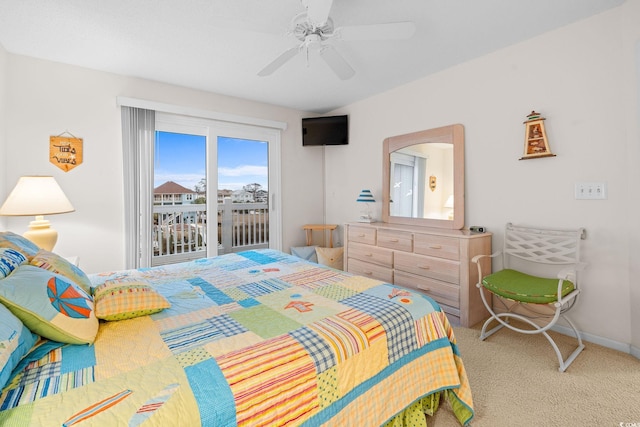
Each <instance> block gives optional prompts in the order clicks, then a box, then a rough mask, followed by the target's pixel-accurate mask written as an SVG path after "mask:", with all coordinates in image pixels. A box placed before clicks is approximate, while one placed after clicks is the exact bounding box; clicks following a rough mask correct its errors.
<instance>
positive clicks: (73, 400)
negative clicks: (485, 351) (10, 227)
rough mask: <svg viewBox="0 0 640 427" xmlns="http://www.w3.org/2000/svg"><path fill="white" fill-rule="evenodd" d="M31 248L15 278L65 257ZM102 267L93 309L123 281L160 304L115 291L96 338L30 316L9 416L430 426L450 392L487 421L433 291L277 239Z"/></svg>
mask: <svg viewBox="0 0 640 427" xmlns="http://www.w3.org/2000/svg"><path fill="white" fill-rule="evenodd" d="M26 258H27V262H26V264H29V263H30V264H31V265H30V266H24V265H20V266H19V267H18V268H16V271H14V272H12V273H10V275H7V277H6V278H5V279H2V280H0V289H2V288H5V287H9V285H6V286H5V285H4V284H3V282H6V281H10V280H11V279H12V276H13V275H15V274H16V273H17V272H19V271H18V270H21V269H22V270H24V269H26V270H33V269H34V268H40V269H42V267H45V268H46V267H50V266H51V265H52V264H53V263H52V262H49V263H48V264H47V263H44V265H39V266H37V267H33V264H34V262H33V260H34V259H37V257H34V256H33V255H32V256H27V257H26ZM29 259H31V261H29ZM75 270H77V269H74V271H72V273H75V274H80V273H79V272H78V271H75ZM51 271H53V270H51V269H49V273H50V274H53V273H51ZM55 272H56V273H55V275H56V278H58V279H60V277H62V278H64V277H66V278H67V280H66V281H67V282H71V280H69V278H70V277H72V276H70V275H66V276H65V275H63V274H60V273H62V272H61V270H60V268H58V269H57V270H55ZM58 276H60V277H58ZM87 278H88V281H89V283H90V284H89V285H88V286H89V287H90V290H89V292H90V293H94V295H93V297H91V298H84V299H85V300H87V307H89V309H90V310H91V313H88V314H87V313H85V315H86V316H87V318H90V317H92V316H94V315H96V316H98V315H97V314H95V313H94V312H96V313H97V312H98V309H99V308H100V310H102V311H101V313H103V312H105V310H104V309H103V305H104V304H105V303H103V300H102V297H101V296H100V295H106V294H105V293H104V292H103V293H102V294H101V293H100V292H102V291H101V290H104V289H107V290H109V289H111V290H113V289H114V286H120V287H122V286H124V285H126V286H129V287H131V289H133V287H135V286H138V287H141V286H142V287H144V289H146V291H145V292H146V294H145V297H149V296H152V297H153V298H155V300H154V301H155V302H154V303H150V304H149V305H148V306H147V307H144V306H135V307H128V308H126V309H125V310H124V311H123V310H122V307H119V308H118V303H115V305H114V306H113V307H111V309H112V313H116V314H115V315H113V316H112V317H109V316H108V315H105V314H101V315H100V316H98V317H100V318H102V319H103V320H99V321H98V320H97V319H96V320H95V322H97V323H98V327H97V330H96V332H95V338H94V339H93V341H92V342H88V343H85V344H82V343H61V342H58V341H55V340H51V339H43V338H42V337H41V336H40V334H39V333H36V332H34V329H37V327H38V326H39V324H38V325H34V324H33V323H32V322H33V319H29V318H25V321H24V323H25V328H26V329H29V330H30V332H31V336H32V337H33V339H34V342H33V344H32V345H30V346H28V347H30V348H29V349H28V351H27V352H26V354H25V355H24V356H21V357H20V358H19V360H18V361H16V366H15V367H14V368H13V369H12V370H11V372H10V374H9V375H8V376H7V378H6V385H5V386H4V388H3V390H2V394H1V395H0V425H7V426H50V425H51V426H71V425H76V424H77V425H80V426H116V425H117V426H120V425H124V426H126V425H128V426H138V425H141V426H168V425H181V426H183V425H184V426H200V425H202V426H236V425H238V426H273V425H302V426H318V425H328V426H331V425H333V426H346V425H352V426H380V425H385V424H387V425H393V426H401V425H409V424H411V425H420V424H422V425H426V424H425V417H424V415H423V414H424V413H427V414H432V413H433V412H434V411H435V410H436V409H437V408H438V405H440V406H444V408H443V409H442V410H450V411H453V412H454V413H455V416H456V417H457V419H458V420H459V422H460V424H461V425H466V424H468V423H469V422H470V421H471V419H472V418H473V415H474V412H473V402H472V396H471V390H470V388H469V384H468V380H467V376H466V372H465V369H464V364H463V361H462V359H461V357H460V355H459V353H458V349H457V346H456V341H455V337H454V334H453V330H452V328H451V325H450V324H449V322H448V320H447V317H446V316H445V315H444V313H443V312H442V311H441V310H440V308H439V307H438V305H437V303H435V302H434V301H433V300H431V299H430V298H429V297H427V296H424V295H422V294H418V293H415V292H412V291H409V290H407V289H403V288H400V287H396V286H393V285H390V284H386V283H383V282H380V281H376V280H372V279H369V278H365V277H360V276H355V275H352V274H349V273H346V272H343V271H339V270H334V269H331V268H327V267H324V266H320V265H318V264H315V263H311V262H307V261H304V260H302V259H300V258H297V257H294V256H291V255H288V254H285V253H282V252H279V251H275V250H269V249H266V250H254V251H246V252H240V253H235V254H226V255H221V256H218V257H214V258H206V259H201V260H196V261H191V262H185V263H180V264H174V265H168V266H161V267H153V268H146V269H138V270H126V271H117V272H106V273H102V274H94V275H89V276H87ZM60 281H61V282H62V281H64V280H62V279H60ZM54 282H56V283H57V281H54ZM48 283H49V285H48V286H49V288H51V286H52V285H51V283H52V281H51V280H49V282H48ZM80 288H83V287H81V286H77V287H76V288H74V289H76V291H77V290H78V289H80ZM48 292H50V293H51V292H52V291H51V290H50V289H49V290H48ZM61 292H62V291H61ZM64 292H65V293H68V292H70V290H69V289H67V290H65V291H64ZM78 292H79V293H80V294H81V295H82V292H80V291H78ZM119 292H120V293H119V294H118V295H119V297H120V298H122V297H123V292H121V291H119ZM110 295H112V296H113V295H114V292H111V294H110ZM49 297H50V298H49V299H50V300H53V297H51V295H49ZM74 297H75V298H76V300H77V299H78V297H77V295H74ZM126 297H127V294H126V292H124V298H126ZM7 298H8V297H7V296H6V293H5V294H0V301H2V302H3V303H5V304H4V305H5V306H7V308H9V309H10V310H11V311H12V312H15V311H16V310H14V309H15V303H13V302H9V303H7ZM120 302H122V299H120ZM158 302H159V305H158ZM163 302H165V305H162V304H163ZM94 303H95V305H94ZM154 304H155V305H154ZM78 305H79V306H81V305H82V304H78ZM125 305H126V304H125ZM101 307H102V308H101ZM114 307H116V308H117V309H114ZM69 310H71V309H69ZM113 310H115V311H113ZM117 310H120V312H118V311H117ZM77 311H82V310H81V309H80V308H77ZM106 312H107V314H108V312H109V307H107V310H106ZM122 312H125V313H126V315H122V314H121V313H122ZM18 313H19V311H18ZM19 314H20V313H19ZM22 314H24V313H22ZM78 316H79V315H78ZM18 317H19V316H18ZM44 317H46V316H44ZM105 317H106V318H107V319H108V320H104V319H105ZM39 320H40V321H42V319H39ZM83 320H84V319H83ZM30 322H31V323H30ZM26 325H33V326H26ZM71 329H72V332H74V331H75V330H80V329H81V328H80V327H78V328H71ZM42 333H45V334H46V333H47V331H42ZM88 333H89V335H91V333H92V332H91V331H89V332H88ZM72 341H73V340H72ZM89 341H91V340H89ZM0 354H1V352H0ZM5 374H6V373H5ZM416 420H417V421H416ZM414 423H415V424H414Z"/></svg>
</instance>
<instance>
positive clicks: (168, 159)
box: [152, 113, 282, 265]
mask: <svg viewBox="0 0 640 427" xmlns="http://www.w3.org/2000/svg"><path fill="white" fill-rule="evenodd" d="M279 143H280V140H279V131H277V130H272V129H266V128H261V127H257V126H249V125H238V124H231V123H224V122H218V121H213V120H206V119H196V118H192V117H185V116H178V115H170V114H162V113H158V114H157V115H156V141H155V150H154V151H155V153H154V165H153V166H154V189H153V221H152V224H153V234H152V236H153V237H152V245H153V252H152V265H161V264H168V263H174V262H180V261H185V260H190V259H197V258H202V257H205V256H215V255H217V254H221V253H228V252H238V251H242V250H249V249H257V248H267V247H271V248H277V249H280V247H281V241H282V239H281V237H280V212H279V207H278V206H277V204H276V202H277V201H278V198H277V197H276V196H277V194H278V192H279V188H280V165H279V151H280V147H279Z"/></svg>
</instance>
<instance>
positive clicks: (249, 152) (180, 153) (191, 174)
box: [154, 132, 268, 190]
mask: <svg viewBox="0 0 640 427" xmlns="http://www.w3.org/2000/svg"><path fill="white" fill-rule="evenodd" d="M154 163H155V169H154V187H157V186H159V185H162V184H164V183H165V182H167V181H174V182H177V183H178V184H180V185H182V186H184V187H187V188H190V189H192V190H193V189H194V187H195V186H196V184H198V183H199V182H200V180H201V179H202V178H204V177H205V176H206V138H205V137H204V136H198V135H184V134H177V133H169V132H156V146H155V159H154ZM267 174H268V145H267V143H265V142H261V141H252V140H246V139H236V138H223V137H221V138H219V140H218V188H219V189H229V190H238V189H240V188H242V187H243V186H245V185H247V184H252V183H254V182H257V183H258V184H260V185H262V188H264V189H265V190H267V189H268V179H267V178H268V175H267Z"/></svg>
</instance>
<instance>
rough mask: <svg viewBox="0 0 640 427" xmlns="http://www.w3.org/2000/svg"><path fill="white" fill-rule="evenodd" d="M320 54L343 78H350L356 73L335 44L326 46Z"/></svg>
mask: <svg viewBox="0 0 640 427" xmlns="http://www.w3.org/2000/svg"><path fill="white" fill-rule="evenodd" d="M320 56H321V57H322V59H324V61H325V62H326V63H327V65H328V66H329V67H331V69H332V70H333V72H334V73H336V75H337V76H338V77H339V78H340V79H341V80H348V79H350V78H351V77H353V75H354V74H355V73H356V72H355V71H354V70H353V68H351V65H349V64H348V63H347V61H345V60H344V58H343V57H342V55H340V54H339V53H338V51H337V50H335V49H334V48H333V46H325V47H323V48H322V50H320Z"/></svg>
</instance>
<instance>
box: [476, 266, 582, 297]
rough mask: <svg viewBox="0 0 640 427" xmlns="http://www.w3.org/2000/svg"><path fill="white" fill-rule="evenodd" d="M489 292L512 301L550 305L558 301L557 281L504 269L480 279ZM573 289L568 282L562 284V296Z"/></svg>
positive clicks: (571, 284)
mask: <svg viewBox="0 0 640 427" xmlns="http://www.w3.org/2000/svg"><path fill="white" fill-rule="evenodd" d="M482 285H483V286H484V287H485V288H487V289H488V290H490V291H491V292H493V293H495V294H497V295H500V296H501V297H505V298H508V299H511V300H514V301H520V302H529V303H534V304H550V303H552V302H556V301H557V300H558V295H557V293H558V279H546V278H543V277H537V276H531V275H529V274H525V273H521V272H519V271H516V270H511V269H504V270H501V271H498V272H496V273H493V274H490V275H488V276H486V277H485V278H484V279H482ZM574 289H575V286H574V285H573V283H572V282H570V281H569V280H565V281H564V283H563V284H562V296H565V295H567V294H568V293H570V292H572V291H573V290H574Z"/></svg>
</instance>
